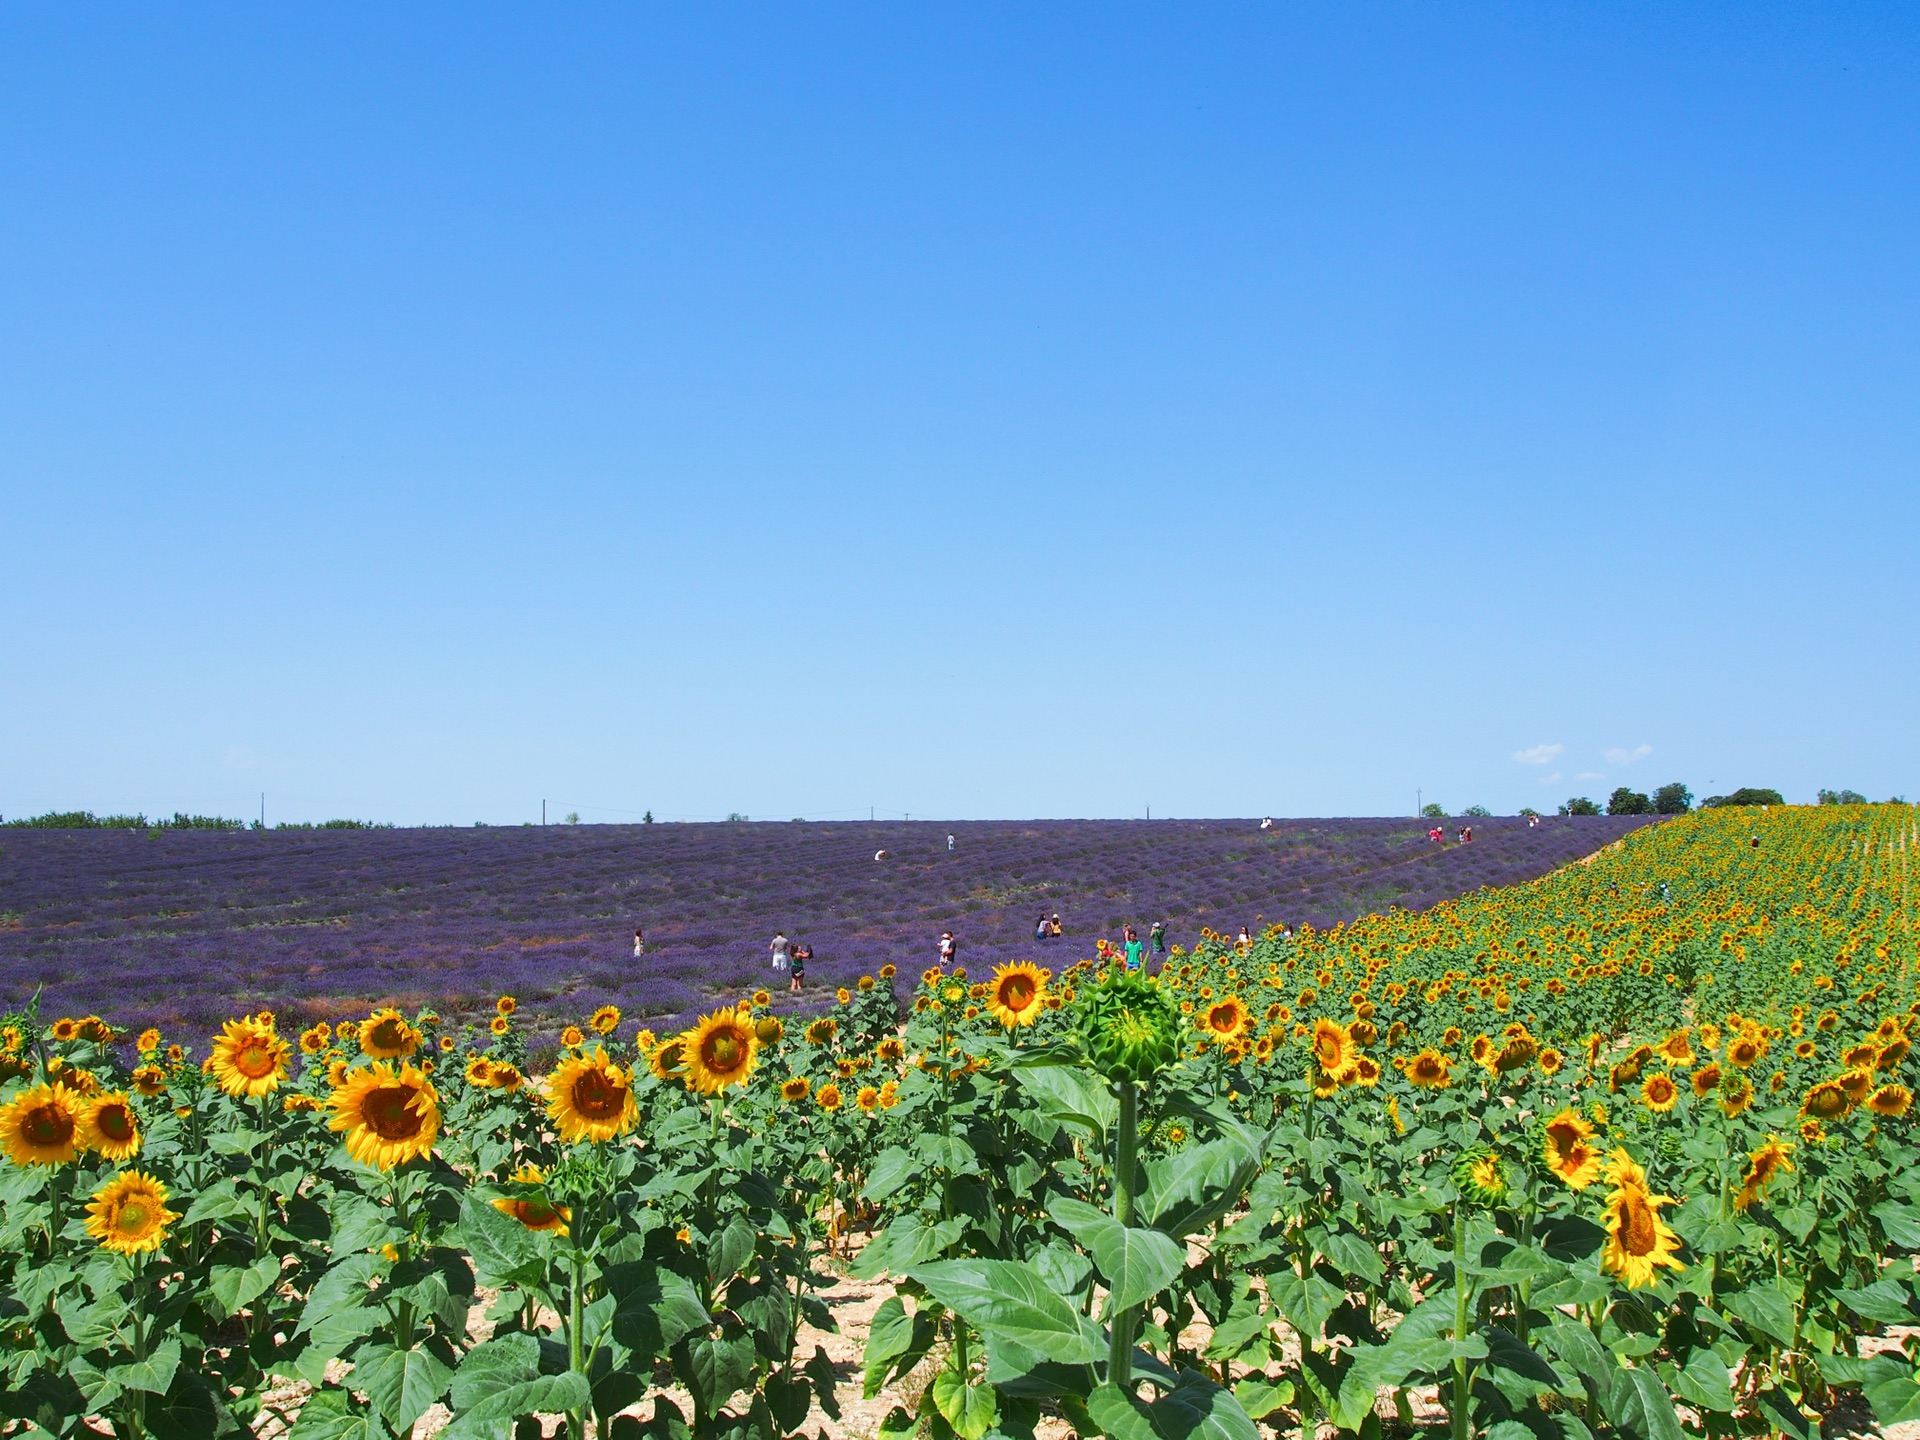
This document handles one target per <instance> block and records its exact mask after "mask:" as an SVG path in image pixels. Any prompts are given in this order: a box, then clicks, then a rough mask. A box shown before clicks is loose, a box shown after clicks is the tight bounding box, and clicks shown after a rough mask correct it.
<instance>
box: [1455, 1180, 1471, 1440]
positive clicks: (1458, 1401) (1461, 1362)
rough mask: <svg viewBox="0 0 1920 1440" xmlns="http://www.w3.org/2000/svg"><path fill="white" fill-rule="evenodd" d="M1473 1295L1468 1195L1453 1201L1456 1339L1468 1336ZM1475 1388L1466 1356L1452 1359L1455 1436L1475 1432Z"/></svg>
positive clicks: (1459, 1438) (1461, 1438)
mask: <svg viewBox="0 0 1920 1440" xmlns="http://www.w3.org/2000/svg"><path fill="white" fill-rule="evenodd" d="M1470 1299H1471V1296H1470V1295H1469V1293H1468V1290H1467V1206H1466V1200H1465V1197H1456V1198H1455V1200H1454V1202H1453V1341H1454V1344H1456V1345H1458V1344H1459V1343H1460V1342H1461V1341H1462V1340H1464V1339H1466V1338H1467V1311H1468V1304H1469V1301H1470ZM1472 1403H1473V1387H1472V1385H1471V1384H1470V1383H1469V1381H1468V1378H1467V1361H1466V1357H1465V1356H1455V1357H1454V1361H1453V1436H1454V1440H1468V1437H1469V1436H1471V1435H1472V1434H1473V1416H1472Z"/></svg>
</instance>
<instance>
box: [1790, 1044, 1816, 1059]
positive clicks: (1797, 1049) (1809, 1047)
mask: <svg viewBox="0 0 1920 1440" xmlns="http://www.w3.org/2000/svg"><path fill="white" fill-rule="evenodd" d="M1817 1049H1819V1047H1818V1046H1817V1045H1815V1044H1814V1043H1813V1041H1811V1040H1802V1041H1801V1042H1800V1043H1799V1044H1798V1045H1796V1046H1794V1047H1793V1053H1794V1054H1795V1055H1796V1056H1798V1057H1799V1058H1800V1059H1802V1060H1811V1059H1812V1058H1813V1052H1814V1051H1815V1050H1817Z"/></svg>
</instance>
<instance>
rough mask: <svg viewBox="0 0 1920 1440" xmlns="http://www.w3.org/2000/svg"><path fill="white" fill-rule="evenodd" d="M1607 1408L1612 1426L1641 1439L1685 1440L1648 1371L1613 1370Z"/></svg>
mask: <svg viewBox="0 0 1920 1440" xmlns="http://www.w3.org/2000/svg"><path fill="white" fill-rule="evenodd" d="M1607 1408H1608V1410H1609V1412H1610V1413H1611V1414H1612V1416H1613V1420H1614V1423H1615V1424H1617V1425H1618V1426H1619V1427H1620V1428H1621V1429H1622V1430H1627V1431H1630V1432H1632V1433H1633V1434H1635V1435H1638V1436H1640V1437H1641V1440H1686V1437H1685V1434H1684V1433H1683V1432H1682V1431H1681V1429H1680V1421H1679V1419H1678V1418H1677V1417H1676V1416H1675V1415H1674V1413H1673V1401H1672V1400H1671V1399H1670V1398H1669V1397H1668V1395H1667V1389H1666V1386H1664V1385H1662V1384H1661V1383H1660V1378H1659V1377H1658V1376H1657V1375H1655V1374H1654V1373H1653V1372H1652V1371H1651V1370H1638V1369H1636V1370H1620V1371H1616V1372H1615V1375H1614V1380H1613V1391H1612V1394H1611V1396H1610V1397H1609V1400H1608V1406H1607Z"/></svg>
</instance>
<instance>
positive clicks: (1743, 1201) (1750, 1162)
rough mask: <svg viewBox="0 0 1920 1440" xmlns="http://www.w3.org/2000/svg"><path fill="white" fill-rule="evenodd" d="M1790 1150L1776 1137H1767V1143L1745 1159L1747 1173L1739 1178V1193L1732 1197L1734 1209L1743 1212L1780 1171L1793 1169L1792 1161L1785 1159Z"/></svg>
mask: <svg viewBox="0 0 1920 1440" xmlns="http://www.w3.org/2000/svg"><path fill="white" fill-rule="evenodd" d="M1791 1148H1792V1147H1791V1146H1789V1145H1787V1144H1786V1143H1785V1142H1783V1141H1781V1140H1780V1139H1779V1138H1778V1137H1776V1136H1773V1135H1769V1136H1768V1137H1767V1143H1766V1144H1764V1145H1762V1146H1761V1147H1760V1148H1759V1149H1758V1150H1756V1151H1754V1152H1753V1154H1751V1155H1749V1156H1748V1157H1747V1173H1746V1174H1745V1175H1743V1176H1741V1178H1740V1192H1739V1193H1738V1194H1737V1195H1735V1196H1734V1197H1733V1208H1734V1209H1736V1210H1745V1209H1746V1208H1747V1207H1748V1206H1750V1205H1752V1204H1753V1202H1754V1201H1756V1200H1758V1199H1759V1198H1760V1196H1761V1195H1762V1194H1763V1193H1764V1192H1765V1190H1766V1188H1767V1186H1769V1185H1771V1184H1772V1183H1773V1181H1774V1179H1775V1178H1776V1177H1777V1176H1778V1175H1779V1174H1780V1173H1781V1172H1782V1171H1786V1170H1792V1169H1793V1161H1791V1160H1789V1159H1788V1158H1787V1151H1788V1150H1789V1149H1791Z"/></svg>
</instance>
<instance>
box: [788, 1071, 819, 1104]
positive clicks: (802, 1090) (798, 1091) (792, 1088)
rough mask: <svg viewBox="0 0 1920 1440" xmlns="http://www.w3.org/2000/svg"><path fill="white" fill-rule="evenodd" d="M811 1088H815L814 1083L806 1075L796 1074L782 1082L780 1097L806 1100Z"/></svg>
mask: <svg viewBox="0 0 1920 1440" xmlns="http://www.w3.org/2000/svg"><path fill="white" fill-rule="evenodd" d="M811 1089H813V1084H812V1082H811V1081H809V1080H808V1079H807V1077H806V1076H804V1075H794V1076H791V1077H789V1078H788V1079H785V1080H782V1081H781V1082H780V1098H781V1099H782V1100H804V1099H806V1098H807V1092H808V1091H809V1090H811Z"/></svg>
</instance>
